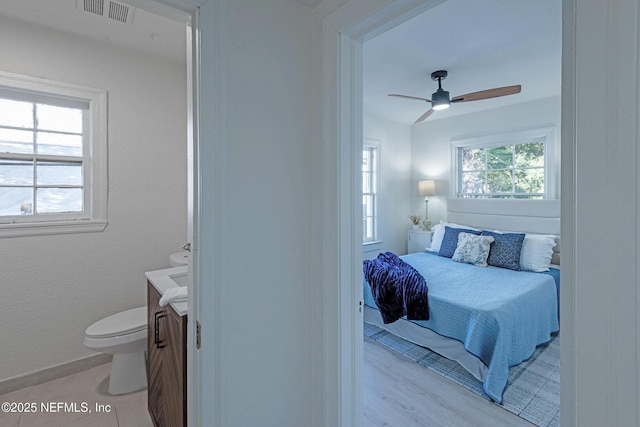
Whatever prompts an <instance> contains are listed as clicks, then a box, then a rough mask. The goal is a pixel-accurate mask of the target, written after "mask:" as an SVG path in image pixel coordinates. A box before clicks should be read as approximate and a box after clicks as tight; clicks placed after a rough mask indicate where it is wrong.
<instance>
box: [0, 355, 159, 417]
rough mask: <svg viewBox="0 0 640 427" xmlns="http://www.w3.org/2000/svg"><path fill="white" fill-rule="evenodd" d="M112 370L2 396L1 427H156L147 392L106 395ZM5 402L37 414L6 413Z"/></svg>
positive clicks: (99, 368)
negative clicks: (26, 408) (148, 406)
mask: <svg viewBox="0 0 640 427" xmlns="http://www.w3.org/2000/svg"><path fill="white" fill-rule="evenodd" d="M110 368H111V364H110V363H107V364H104V365H100V366H96V367H95V368H91V369H88V370H86V371H83V372H79V373H77V374H73V375H69V376H67V377H62V378H58V379H56V380H53V381H49V382H46V383H43V384H39V385H36V386H33V387H27V388H24V389H22V390H18V391H14V392H12V393H7V394H4V395H1V396H0V403H1V404H3V410H2V411H1V412H0V426H2V427H153V423H152V422H151V418H150V417H149V414H148V413H147V391H146V390H141V391H138V392H135V393H129V394H124V395H120V396H111V395H109V393H107V387H108V386H109V369H110ZM4 402H8V403H9V404H13V406H14V409H20V408H19V407H18V405H20V406H24V405H27V406H28V407H30V408H34V407H35V409H36V410H35V411H34V412H22V413H17V412H13V413H12V412H5V411H4V409H5V404H4ZM34 403H35V405H34ZM65 406H66V407H65ZM47 409H48V411H47Z"/></svg>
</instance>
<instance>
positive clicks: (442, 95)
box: [431, 88, 451, 110]
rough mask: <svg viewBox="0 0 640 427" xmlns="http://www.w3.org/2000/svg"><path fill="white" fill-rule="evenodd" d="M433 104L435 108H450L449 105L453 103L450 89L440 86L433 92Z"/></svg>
mask: <svg viewBox="0 0 640 427" xmlns="http://www.w3.org/2000/svg"><path fill="white" fill-rule="evenodd" d="M431 105H433V107H432V108H433V109H434V110H444V109H445V108H449V105H451V101H450V99H449V91H446V90H444V89H442V88H440V89H438V90H436V91H435V92H433V94H432V95H431Z"/></svg>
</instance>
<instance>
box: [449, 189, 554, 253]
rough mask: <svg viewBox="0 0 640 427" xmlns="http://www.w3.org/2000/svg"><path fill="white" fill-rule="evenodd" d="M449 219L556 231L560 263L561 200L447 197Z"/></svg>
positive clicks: (503, 228)
mask: <svg viewBox="0 0 640 427" xmlns="http://www.w3.org/2000/svg"><path fill="white" fill-rule="evenodd" d="M447 221H449V222H454V223H457V224H464V225H470V226H472V227H476V228H482V229H487V230H500V231H520V232H526V233H534V234H554V235H556V236H558V237H557V238H556V246H555V248H553V251H554V254H553V259H552V263H553V264H560V200H557V199H554V200H524V199H453V198H450V199H447Z"/></svg>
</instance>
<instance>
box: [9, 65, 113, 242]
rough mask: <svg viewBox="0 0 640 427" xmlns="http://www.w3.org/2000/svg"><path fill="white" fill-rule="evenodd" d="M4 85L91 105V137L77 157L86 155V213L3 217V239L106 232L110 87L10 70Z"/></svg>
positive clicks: (37, 95) (86, 118)
mask: <svg viewBox="0 0 640 427" xmlns="http://www.w3.org/2000/svg"><path fill="white" fill-rule="evenodd" d="M0 88H1V89H5V90H9V91H13V92H19V93H22V94H25V95H26V96H28V97H32V98H33V99H37V98H45V99H46V98H48V99H52V98H53V99H56V100H60V101H62V102H64V101H65V100H67V101H71V102H77V101H80V102H83V103H87V104H88V106H89V108H88V112H87V113H85V114H83V127H84V126H88V127H87V129H88V131H87V132H85V135H88V138H87V139H88V140H84V138H83V154H82V156H77V157H76V159H80V158H82V165H83V189H84V194H83V200H84V209H83V212H72V213H55V214H50V213H46V214H40V215H38V214H34V215H6V216H1V217H0V238H2V237H20V236H34V235H49V234H67V233H82V232H98V231H103V230H104V229H105V228H106V226H107V190H108V178H107V92H106V90H103V89H95V88H90V87H85V86H79V85H74V84H69V83H63V82H57V81H53V80H48V79H43V78H34V77H29V76H23V75H18V74H12V73H6V72H0ZM31 102H33V101H31ZM35 102H38V101H37V100H36V101H35ZM45 103H46V102H45ZM4 155H5V156H6V157H11V154H8V153H4ZM18 157H20V156H18ZM60 158H63V156H60Z"/></svg>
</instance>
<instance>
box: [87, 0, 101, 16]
mask: <svg viewBox="0 0 640 427" xmlns="http://www.w3.org/2000/svg"><path fill="white" fill-rule="evenodd" d="M84 10H85V12H89V13H95V14H96V15H100V16H102V11H103V10H104V0H84Z"/></svg>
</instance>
